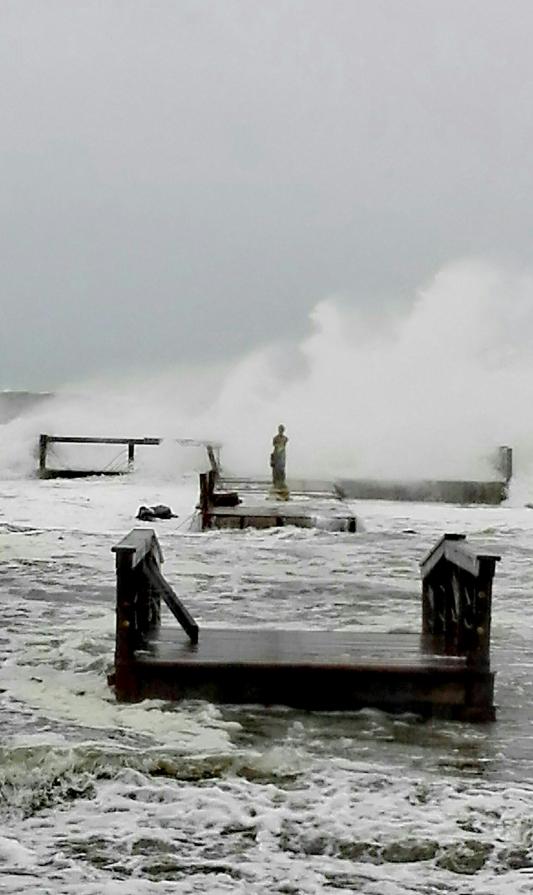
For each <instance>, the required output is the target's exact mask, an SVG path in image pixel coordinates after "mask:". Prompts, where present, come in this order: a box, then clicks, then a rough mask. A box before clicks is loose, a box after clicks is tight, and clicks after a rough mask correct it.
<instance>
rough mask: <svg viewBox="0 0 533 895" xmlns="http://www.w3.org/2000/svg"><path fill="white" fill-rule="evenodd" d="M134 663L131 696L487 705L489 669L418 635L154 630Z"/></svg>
mask: <svg viewBox="0 0 533 895" xmlns="http://www.w3.org/2000/svg"><path fill="white" fill-rule="evenodd" d="M136 661H137V664H138V668H139V671H140V675H139V689H138V692H137V697H138V698H146V697H149V696H158V697H159V698H161V697H162V698H167V699H180V698H184V697H187V698H189V699H190V698H194V699H207V700H210V701H212V702H221V703H245V704H246V703H248V704H251V703H263V704H266V705H273V704H279V703H283V704H288V705H291V706H294V707H297V708H302V709H314V710H322V711H341V710H351V711H354V710H357V709H361V708H364V707H365V706H368V705H369V703H370V704H372V705H376V706H379V707H380V708H382V709H384V710H387V711H391V712H394V711H401V712H405V711H411V712H416V713H418V714H420V715H425V716H428V715H432V714H436V713H437V714H445V715H447V716H448V717H452V718H453V717H461V718H465V717H469V718H476V717H479V708H478V707H470V709H469V710H468V711H467V710H466V709H465V704H466V703H467V702H468V699H469V696H468V693H467V691H468V690H470V691H471V692H472V691H473V690H474V689H476V690H477V691H478V693H477V697H478V698H479V697H480V696H482V698H483V700H484V701H485V702H487V703H489V704H492V696H493V681H494V674H493V673H491V672H486V671H479V670H478V671H476V670H474V669H469V668H468V662H467V659H466V658H465V657H464V656H446V655H438V654H435V653H433V652H431V651H430V650H428V648H427V647H424V646H423V642H422V640H421V638H420V635H417V634H387V633H383V634H375V633H371V634H369V633H368V632H365V633H362V632H360V633H357V632H346V631H302V630H298V631H279V630H272V629H264V630H258V629H228V628H205V629H204V628H202V632H201V637H200V638H199V641H198V643H197V644H191V643H190V641H189V640H188V639H187V638H186V637H185V636H184V635H183V636H181V637H178V638H176V634H175V632H173V633H171V632H165V633H164V634H163V633H162V636H161V639H159V638H158V639H154V640H152V641H150V640H148V641H147V642H146V644H145V648H144V649H142V650H139V651H137V652H136ZM482 715H483V717H486V710H485V709H483V712H482ZM489 716H491V712H489Z"/></svg>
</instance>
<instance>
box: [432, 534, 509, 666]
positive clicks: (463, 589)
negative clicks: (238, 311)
mask: <svg viewBox="0 0 533 895" xmlns="http://www.w3.org/2000/svg"><path fill="white" fill-rule="evenodd" d="M500 558H501V557H499V556H496V555H495V554H492V553H486V552H482V551H478V550H476V549H474V548H473V547H471V546H470V545H469V544H467V543H466V539H465V536H464V535H458V534H446V535H444V537H443V538H442V539H441V540H440V541H439V542H438V544H436V546H435V547H434V548H433V549H432V550H431V551H430V552H429V553H428V554H427V556H426V557H425V558H424V559H423V561H422V562H421V564H420V568H421V573H422V634H423V636H424V638H425V639H426V642H427V644H428V646H430V648H432V649H433V650H434V651H439V652H444V653H446V654H452V655H460V656H461V655H464V656H466V658H467V661H468V662H469V664H472V665H476V666H479V667H480V668H486V667H488V666H489V665H490V624H491V603H492V581H493V578H494V572H495V568H496V563H497V562H498V560H499V559H500Z"/></svg>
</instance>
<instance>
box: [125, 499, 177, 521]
mask: <svg viewBox="0 0 533 895" xmlns="http://www.w3.org/2000/svg"><path fill="white" fill-rule="evenodd" d="M135 518H136V519H140V521H141V522H153V520H154V519H177V518H178V517H177V515H176V513H173V512H172V510H171V509H170V507H166V506H165V505H164V504H162V503H158V504H156V506H155V507H139V509H138V510H137V515H136V517H135Z"/></svg>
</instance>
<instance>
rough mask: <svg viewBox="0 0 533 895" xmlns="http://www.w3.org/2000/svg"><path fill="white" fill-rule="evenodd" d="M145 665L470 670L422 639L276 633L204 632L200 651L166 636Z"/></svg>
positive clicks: (145, 658)
mask: <svg viewBox="0 0 533 895" xmlns="http://www.w3.org/2000/svg"><path fill="white" fill-rule="evenodd" d="M139 655H140V656H141V655H142V661H143V662H154V663H156V664H157V663H159V662H163V663H171V664H172V663H176V664H179V663H180V662H186V663H187V664H189V663H200V664H206V665H213V664H214V665H219V664H224V663H227V662H232V663H235V662H237V663H243V664H246V665H258V664H259V665H280V666H281V665H283V666H296V665H303V664H306V663H309V664H311V665H317V666H319V667H332V666H340V667H355V665H357V666H358V667H360V666H365V665H366V664H369V663H373V664H375V665H379V666H382V667H387V668H390V669H394V668H403V667H406V666H409V667H413V668H415V667H416V668H428V669H431V668H443V667H448V668H452V667H453V668H456V669H457V668H465V667H466V659H465V657H464V656H448V655H436V654H434V653H433V652H431V651H428V649H427V647H426V644H425V641H423V640H422V639H421V637H420V635H419V634H415V633H405V634H394V633H381V632H380V633H374V632H368V631H365V632H358V631H324V630H301V629H294V628H290V629H287V630H280V629H270V628H214V627H207V628H202V630H201V636H200V638H199V640H198V644H197V646H196V647H195V648H194V649H192V648H191V646H190V643H189V642H188V641H187V640H186V639H185V638H183V637H180V636H179V632H177V633H176V632H171V631H164V630H163V631H161V635H160V636H159V637H158V638H157V639H154V640H152V641H150V642H149V643H148V644H147V648H146V651H143V653H142V654H139Z"/></svg>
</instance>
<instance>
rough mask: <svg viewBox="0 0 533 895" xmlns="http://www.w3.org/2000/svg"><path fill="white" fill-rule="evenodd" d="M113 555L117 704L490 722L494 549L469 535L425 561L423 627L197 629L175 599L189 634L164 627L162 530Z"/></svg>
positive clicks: (446, 543) (136, 534)
mask: <svg viewBox="0 0 533 895" xmlns="http://www.w3.org/2000/svg"><path fill="white" fill-rule="evenodd" d="M448 548H449V550H450V553H449V554H448V555H447V554H446V551H447V549H448ZM114 551H115V553H116V557H117V645H116V653H115V675H114V685H115V691H116V694H117V698H118V699H120V700H124V701H135V700H139V699H144V698H149V697H150V698H152V697H154V698H164V699H181V698H202V699H210V700H213V701H219V702H234V703H246V702H256V703H263V704H273V703H281V704H285V705H292V706H297V707H301V708H313V709H324V710H341V709H343V710H344V709H350V710H353V709H358V708H362V707H363V706H375V707H380V708H383V709H386V710H388V711H415V712H418V713H420V714H422V715H431V714H439V715H444V716H446V717H450V718H463V719H471V720H491V719H493V718H494V701H493V697H494V673H493V672H492V671H491V669H490V661H489V649H488V645H489V637H490V611H491V601H490V594H491V591H492V576H493V574H494V568H495V563H496V561H497V559H498V557H496V556H494V555H491V554H487V553H485V552H481V551H477V552H476V551H475V550H474V549H473V548H471V547H470V546H469V545H468V544H466V543H465V540H464V538H462V537H461V536H458V535H448V536H445V537H444V538H442V539H441V540H440V541H439V543H438V544H437V545H436V547H435V548H433V550H432V551H430V553H429V554H428V555H427V556H426V557H425V559H424V560H423V562H422V570H423V587H422V608H423V624H422V630H421V632H418V633H414V632H413V633H383V632H368V631H357V630H355V631H354V630H348V631H346V630H345V631H336V630H331V631H317V630H301V629H293V628H289V629H283V628H281V629H275V630H273V629H263V628H247V629H245V628H243V629H237V628H214V627H211V628H205V629H204V628H202V630H201V631H199V630H198V627H197V626H196V623H195V622H194V620H193V619H192V617H191V616H190V614H189V613H188V611H187V610H186V609H185V607H183V604H181V603H180V604H179V605H180V611H178V613H176V612H175V606H176V604H175V602H174V601H173V600H172V599H171V600H170V602H169V605H170V608H171V609H172V611H173V612H174V614H175V615H176V617H177V618H178V621H180V623H181V624H182V626H183V627H184V629H185V631H186V632H187V633H188V635H189V637H188V639H187V638H186V637H185V636H184V635H183V634H180V633H179V632H172V631H170V630H168V629H161V627H160V598H161V596H163V598H164V599H166V597H165V592H167V593H168V591H170V593H171V594H172V595H173V597H174V598H175V600H177V597H176V596H175V594H174V593H173V591H172V588H170V585H168V584H167V582H165V581H164V578H163V577H162V575H161V572H160V569H159V564H160V562H161V561H162V556H161V553H160V548H159V545H158V542H157V539H156V537H155V533H154V532H153V531H151V530H150V529H137V530H134V531H133V532H131V533H130V535H128V537H127V538H125V539H123V541H121V542H120V544H118V545H117V546H116V547H115V548H114ZM472 557H474V558H475V562H476V563H479V565H478V566H476V565H475V564H472ZM162 582H163V583H164V586H163V584H162ZM158 601H159V602H158ZM167 602H168V601H167ZM178 603H179V601H178ZM183 612H185V613H186V615H185V617H184V615H183ZM184 621H185V623H184Z"/></svg>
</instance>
